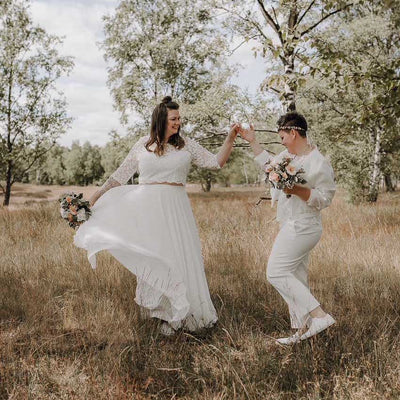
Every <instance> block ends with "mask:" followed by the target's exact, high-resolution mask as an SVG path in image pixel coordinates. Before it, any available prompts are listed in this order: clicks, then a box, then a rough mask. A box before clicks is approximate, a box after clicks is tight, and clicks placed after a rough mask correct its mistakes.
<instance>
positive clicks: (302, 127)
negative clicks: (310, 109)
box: [277, 111, 308, 137]
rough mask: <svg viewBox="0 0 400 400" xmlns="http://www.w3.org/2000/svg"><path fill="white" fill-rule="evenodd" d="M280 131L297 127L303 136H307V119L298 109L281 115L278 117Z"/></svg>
mask: <svg viewBox="0 0 400 400" xmlns="http://www.w3.org/2000/svg"><path fill="white" fill-rule="evenodd" d="M277 124H278V131H279V130H290V129H296V130H297V131H298V132H299V135H300V136H302V137H306V136H307V129H308V126H307V121H306V119H305V118H304V116H303V115H301V114H299V113H298V112H296V111H292V112H288V113H286V114H284V115H281V116H280V117H279V119H278V122H277Z"/></svg>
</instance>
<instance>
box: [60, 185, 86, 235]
mask: <svg viewBox="0 0 400 400" xmlns="http://www.w3.org/2000/svg"><path fill="white" fill-rule="evenodd" d="M59 202H60V214H61V217H62V218H64V219H65V220H67V221H68V223H69V226H70V227H71V228H74V229H75V228H76V227H78V226H79V225H81V224H82V223H84V222H85V221H87V220H88V219H89V217H90V215H91V214H92V211H91V210H90V204H89V202H88V201H86V200H83V194H82V193H79V194H76V193H73V192H71V193H65V194H63V195H62V196H61V197H60V199H59Z"/></svg>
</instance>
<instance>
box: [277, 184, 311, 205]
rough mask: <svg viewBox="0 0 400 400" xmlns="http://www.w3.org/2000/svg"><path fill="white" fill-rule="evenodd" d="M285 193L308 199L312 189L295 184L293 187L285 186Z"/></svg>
mask: <svg viewBox="0 0 400 400" xmlns="http://www.w3.org/2000/svg"><path fill="white" fill-rule="evenodd" d="M282 190H283V192H284V193H285V194H290V195H295V196H298V197H300V199H302V200H304V201H307V200H308V199H309V198H310V195H311V190H310V189H309V188H308V187H305V186H300V185H294V186H293V188H292V189H289V188H285V189H282Z"/></svg>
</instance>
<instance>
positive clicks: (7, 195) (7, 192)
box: [3, 161, 12, 206]
mask: <svg viewBox="0 0 400 400" xmlns="http://www.w3.org/2000/svg"><path fill="white" fill-rule="evenodd" d="M11 177H12V163H11V161H9V162H8V165H7V173H6V190H5V192H4V200H3V206H8V205H9V204H10V198H11V185H12V183H11Z"/></svg>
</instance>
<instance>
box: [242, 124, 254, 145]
mask: <svg viewBox="0 0 400 400" xmlns="http://www.w3.org/2000/svg"><path fill="white" fill-rule="evenodd" d="M239 134H240V136H241V138H242V139H244V140H246V142H249V143H252V142H254V140H255V139H256V132H255V130H254V125H253V124H250V128H249V129H244V128H243V127H242V126H241V125H240V124H239Z"/></svg>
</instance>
